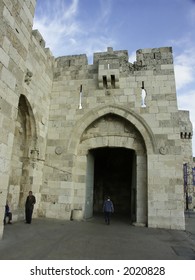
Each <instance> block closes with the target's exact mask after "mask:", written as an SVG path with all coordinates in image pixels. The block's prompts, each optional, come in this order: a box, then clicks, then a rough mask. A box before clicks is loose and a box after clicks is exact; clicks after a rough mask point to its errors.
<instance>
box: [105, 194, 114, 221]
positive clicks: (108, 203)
mask: <svg viewBox="0 0 195 280" xmlns="http://www.w3.org/2000/svg"><path fill="white" fill-rule="evenodd" d="M103 212H104V218H105V222H106V224H107V225H109V224H110V216H111V213H114V205H113V203H112V201H111V200H110V197H109V196H108V197H107V198H106V199H105V201H104V205H103Z"/></svg>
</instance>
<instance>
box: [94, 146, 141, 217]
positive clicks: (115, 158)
mask: <svg viewBox="0 0 195 280" xmlns="http://www.w3.org/2000/svg"><path fill="white" fill-rule="evenodd" d="M91 153H92V155H93V157H94V191H93V214H94V215H96V214H99V213H102V205H103V201H104V198H105V196H106V195H109V196H110V197H111V199H112V201H113V203H114V208H115V214H114V216H115V217H120V218H121V217H124V218H128V219H129V221H131V222H133V221H135V216H136V213H135V208H136V207H135V206H136V205H135V204H136V203H135V201H136V168H135V166H136V157H135V151H134V150H130V149H126V148H110V147H109V148H108V147H106V148H97V149H93V150H91Z"/></svg>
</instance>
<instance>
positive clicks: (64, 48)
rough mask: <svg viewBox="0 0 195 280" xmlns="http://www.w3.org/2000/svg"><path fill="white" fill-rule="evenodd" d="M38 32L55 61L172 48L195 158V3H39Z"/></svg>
mask: <svg viewBox="0 0 195 280" xmlns="http://www.w3.org/2000/svg"><path fill="white" fill-rule="evenodd" d="M33 29H38V30H39V32H40V33H41V34H42V36H43V38H44V40H45V42H46V47H48V48H50V50H51V52H52V54H53V55H54V56H55V57H58V56H65V55H75V54H86V55H87V57H88V63H89V64H92V63H93V53H94V52H102V51H106V50H107V47H113V49H114V50H128V53H129V61H130V62H132V63H133V62H134V61H135V60H136V58H135V53H136V50H138V49H144V48H159V47H172V48H173V57H174V68H175V78H176V90H177V100H178V108H179V109H181V110H187V111H189V112H190V119H191V122H192V124H193V133H194V137H193V140H192V142H193V155H194V156H195V109H194V104H195V0H55V1H54V0H37V5H36V9H35V18H34V25H33Z"/></svg>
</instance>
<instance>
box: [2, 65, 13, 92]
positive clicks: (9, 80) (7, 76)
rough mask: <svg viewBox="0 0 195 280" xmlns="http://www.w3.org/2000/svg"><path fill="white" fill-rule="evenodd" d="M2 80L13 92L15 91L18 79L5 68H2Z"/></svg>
mask: <svg viewBox="0 0 195 280" xmlns="http://www.w3.org/2000/svg"><path fill="white" fill-rule="evenodd" d="M0 78H1V80H2V81H3V82H5V83H6V85H7V86H8V87H10V88H11V89H12V90H14V89H15V86H16V78H15V77H14V75H13V74H12V73H11V72H10V71H9V70H7V69H6V68H5V67H3V68H2V72H1V77H0Z"/></svg>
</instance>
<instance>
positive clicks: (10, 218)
mask: <svg viewBox="0 0 195 280" xmlns="http://www.w3.org/2000/svg"><path fill="white" fill-rule="evenodd" d="M6 217H8V224H12V212H10V208H9V205H8V202H7V201H6V205H5V215H4V220H3V223H4V225H6Z"/></svg>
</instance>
